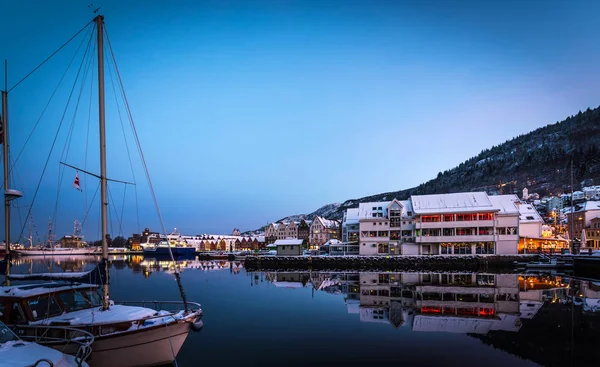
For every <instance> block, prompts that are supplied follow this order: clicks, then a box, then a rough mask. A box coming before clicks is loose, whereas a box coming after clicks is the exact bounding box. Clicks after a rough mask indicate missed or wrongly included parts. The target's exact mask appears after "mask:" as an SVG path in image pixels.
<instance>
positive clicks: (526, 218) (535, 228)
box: [490, 195, 544, 238]
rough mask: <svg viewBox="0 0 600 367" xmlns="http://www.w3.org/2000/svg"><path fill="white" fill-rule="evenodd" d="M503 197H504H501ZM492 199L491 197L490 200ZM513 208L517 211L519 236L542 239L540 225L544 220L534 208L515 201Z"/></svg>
mask: <svg viewBox="0 0 600 367" xmlns="http://www.w3.org/2000/svg"><path fill="white" fill-rule="evenodd" d="M503 196H504V195H503ZM493 198H494V197H493V196H491V197H490V199H493ZM515 206H516V207H517V209H518V210H519V236H521V237H533V238H540V237H542V225H543V224H544V220H543V219H542V216H541V215H540V214H539V213H538V211H537V210H536V209H535V207H534V206H533V205H532V204H529V203H521V202H520V201H518V200H517V201H515Z"/></svg>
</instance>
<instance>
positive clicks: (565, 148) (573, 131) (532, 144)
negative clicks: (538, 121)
mask: <svg viewBox="0 0 600 367" xmlns="http://www.w3.org/2000/svg"><path fill="white" fill-rule="evenodd" d="M599 145H600V107H598V108H595V109H589V108H588V109H587V110H586V111H585V112H581V111H580V112H579V113H578V114H576V115H574V116H569V117H567V118H566V119H565V120H564V121H561V122H556V123H554V124H550V125H547V126H544V127H541V128H539V129H536V130H534V131H532V132H530V133H527V134H523V135H519V136H517V137H515V138H513V139H511V140H508V141H506V142H504V143H502V144H500V145H497V146H493V147H491V148H489V149H485V150H483V151H482V152H481V153H479V154H478V155H477V156H475V157H473V158H470V159H468V160H466V161H465V162H463V163H461V164H459V165H458V166H457V167H454V168H452V169H449V170H446V171H444V172H440V173H438V175H437V177H436V178H434V179H432V180H429V181H427V182H425V183H423V184H421V185H419V186H417V187H413V188H409V189H404V190H399V191H395V192H387V193H382V194H376V195H371V196H367V197H363V198H359V199H351V200H347V201H345V202H344V203H342V204H341V205H339V206H338V207H337V210H335V211H333V210H329V213H328V214H329V216H328V218H330V219H341V218H342V215H343V212H344V211H345V210H346V209H347V208H352V207H357V206H358V203H360V202H368V201H380V200H391V199H393V198H398V199H407V198H408V197H409V196H410V195H419V194H438V193H449V192H458V191H487V192H489V193H498V192H499V188H500V187H502V193H505V194H506V193H518V194H519V196H520V193H521V192H522V190H523V188H524V187H527V188H528V189H529V192H530V193H533V192H537V193H538V194H540V195H541V196H543V195H546V194H549V193H554V194H557V193H562V192H569V191H570V180H571V169H570V165H571V161H573V176H574V182H575V185H574V186H575V189H576V190H577V189H578V188H580V187H581V185H582V183H584V184H585V185H592V184H596V185H600V149H599ZM330 205H335V204H330ZM330 209H331V208H330ZM315 214H316V212H314V213H310V214H307V215H297V216H298V217H308V218H312V217H314V215H315Z"/></svg>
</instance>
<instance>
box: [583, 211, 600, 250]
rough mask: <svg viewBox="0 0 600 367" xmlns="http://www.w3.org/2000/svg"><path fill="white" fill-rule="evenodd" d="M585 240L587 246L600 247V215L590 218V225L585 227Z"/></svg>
mask: <svg viewBox="0 0 600 367" xmlns="http://www.w3.org/2000/svg"><path fill="white" fill-rule="evenodd" d="M585 242H586V243H585V244H583V245H584V246H585V247H588V248H593V249H598V248H600V216H599V217H596V218H592V219H591V220H590V225H589V226H588V227H587V228H586V229H585Z"/></svg>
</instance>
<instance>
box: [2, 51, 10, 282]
mask: <svg viewBox="0 0 600 367" xmlns="http://www.w3.org/2000/svg"><path fill="white" fill-rule="evenodd" d="M7 77H8V62H7V60H4V90H3V91H2V135H1V138H2V148H3V149H4V154H3V155H4V191H5V192H6V191H7V190H8V162H9V160H8V104H7V103H8V81H7ZM4 238H5V241H4V244H5V246H6V258H7V260H6V270H5V271H4V276H5V277H6V285H10V280H9V278H8V276H9V275H10V202H9V200H8V197H7V196H6V194H5V195H4Z"/></svg>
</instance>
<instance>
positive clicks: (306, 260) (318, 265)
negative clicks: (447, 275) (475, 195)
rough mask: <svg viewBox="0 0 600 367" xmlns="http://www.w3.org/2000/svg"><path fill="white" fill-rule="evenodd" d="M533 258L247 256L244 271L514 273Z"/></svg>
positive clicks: (526, 256) (537, 256) (528, 256)
mask: <svg viewBox="0 0 600 367" xmlns="http://www.w3.org/2000/svg"><path fill="white" fill-rule="evenodd" d="M539 260H540V256H539V255H537V254H532V255H467V256H437V255H426V256H319V257H308V256H248V257H247V258H246V260H245V263H244V267H245V268H246V269H247V270H271V269H273V270H275V269H305V270H308V269H315V270H325V269H342V270H343V269H353V270H361V269H365V270H368V269H385V270H396V269H406V270H409V269H413V270H482V269H514V268H515V262H535V261H539Z"/></svg>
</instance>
